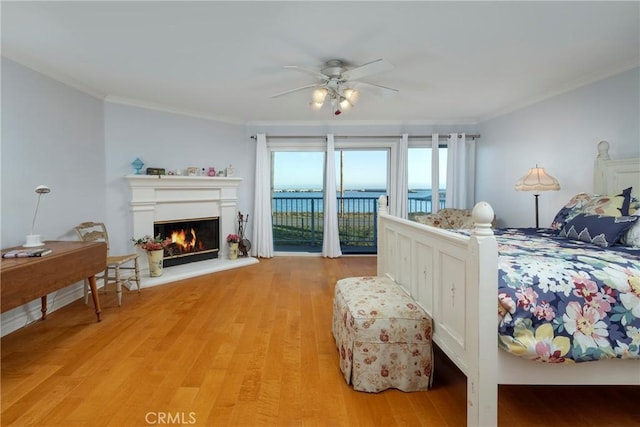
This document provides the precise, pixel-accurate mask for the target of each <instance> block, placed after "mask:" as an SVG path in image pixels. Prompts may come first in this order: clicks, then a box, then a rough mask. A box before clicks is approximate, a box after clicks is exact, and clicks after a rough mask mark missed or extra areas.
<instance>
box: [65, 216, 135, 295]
mask: <svg viewBox="0 0 640 427" xmlns="http://www.w3.org/2000/svg"><path fill="white" fill-rule="evenodd" d="M74 230H76V233H77V234H78V236H79V237H80V240H82V241H83V242H105V243H106V244H107V268H106V270H105V271H104V272H102V274H99V275H97V276H96V280H100V279H102V280H103V281H104V286H103V288H102V289H103V292H106V291H107V286H108V285H113V284H115V285H116V295H117V296H118V306H120V305H122V284H123V283H131V282H133V281H135V282H136V285H137V287H138V293H140V268H139V266H138V257H139V255H138V254H137V253H131V254H126V255H116V256H112V255H110V254H109V235H108V233H107V227H106V226H105V225H104V223H102V222H83V223H82V224H79V225H78V226H76V227H74ZM89 292H90V288H89V286H88V281H87V280H85V286H84V302H85V304H87V303H88V301H89Z"/></svg>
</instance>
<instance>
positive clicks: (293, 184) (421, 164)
mask: <svg viewBox="0 0 640 427" xmlns="http://www.w3.org/2000/svg"><path fill="white" fill-rule="evenodd" d="M343 153H344V154H343V173H344V186H345V189H349V190H355V189H358V190H359V189H384V188H386V186H387V185H386V183H387V155H388V151H387V150H344V152H343ZM446 163H447V159H446V149H440V165H441V167H440V186H441V187H444V186H445V183H446V168H445V167H443V166H444V165H446ZM323 168H324V153H322V152H308V151H307V152H286V151H285V152H276V153H275V155H274V167H273V171H274V172H273V181H274V188H275V189H277V190H284V189H321V188H322V181H323V179H322V177H323ZM408 169H409V177H408V178H409V179H408V181H409V189H410V190H411V189H425V188H431V149H429V148H410V149H409V165H408ZM339 174H340V154H339V152H338V151H336V182H337V183H339V182H340V177H339Z"/></svg>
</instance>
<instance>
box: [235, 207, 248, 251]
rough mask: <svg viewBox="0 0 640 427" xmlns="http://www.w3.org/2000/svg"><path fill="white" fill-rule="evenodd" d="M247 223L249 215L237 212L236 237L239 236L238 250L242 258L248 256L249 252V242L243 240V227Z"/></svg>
mask: <svg viewBox="0 0 640 427" xmlns="http://www.w3.org/2000/svg"><path fill="white" fill-rule="evenodd" d="M247 222H249V214H247V215H246V216H245V215H243V214H242V212H240V211H238V235H239V236H240V244H239V245H238V250H239V251H240V255H241V256H243V257H246V256H249V250H251V242H250V241H249V239H245V238H244V231H245V227H246V225H247Z"/></svg>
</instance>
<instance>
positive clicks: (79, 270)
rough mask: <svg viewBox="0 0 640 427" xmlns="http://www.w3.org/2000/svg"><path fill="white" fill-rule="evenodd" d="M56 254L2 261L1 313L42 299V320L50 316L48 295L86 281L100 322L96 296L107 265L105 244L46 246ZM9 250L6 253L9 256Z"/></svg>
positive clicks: (0, 269) (0, 275) (3, 251)
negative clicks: (101, 275) (99, 277)
mask: <svg viewBox="0 0 640 427" xmlns="http://www.w3.org/2000/svg"><path fill="white" fill-rule="evenodd" d="M44 247H46V248H51V249H52V250H53V252H52V253H50V254H49V255H45V256H43V257H32V258H7V259H4V258H2V260H1V261H0V262H1V264H0V288H1V294H0V298H1V301H0V306H1V308H0V312H5V311H7V310H11V309H12V308H16V307H19V306H21V305H23V304H27V303H28V302H30V301H33V300H34V299H37V298H40V299H41V302H42V319H45V318H46V316H47V294H49V293H51V292H53V291H57V290H58V289H62V288H64V287H67V286H69V285H72V284H74V283H76V282H79V281H81V280H84V279H88V280H89V286H91V296H92V298H93V306H94V307H95V310H96V316H97V318H98V322H99V321H100V320H101V319H100V300H99V298H98V292H96V276H95V275H96V274H97V273H100V272H101V271H103V270H104V269H105V267H106V263H107V245H106V244H105V243H103V242H89V243H86V242H58V241H50V242H45V246H44ZM11 249H19V248H8V249H6V250H2V253H5V252H8V251H10V250H11Z"/></svg>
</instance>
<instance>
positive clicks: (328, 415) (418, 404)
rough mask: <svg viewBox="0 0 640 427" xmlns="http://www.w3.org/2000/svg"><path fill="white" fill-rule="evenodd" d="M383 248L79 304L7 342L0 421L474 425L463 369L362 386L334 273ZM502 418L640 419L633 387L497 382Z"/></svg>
mask: <svg viewBox="0 0 640 427" xmlns="http://www.w3.org/2000/svg"><path fill="white" fill-rule="evenodd" d="M375 262H376V261H375V257H345V258H340V259H322V258H314V257H299V258H274V259H269V260H261V261H260V263H259V264H257V265H252V266H248V267H243V268H239V269H234V270H228V271H223V272H219V273H214V274H211V275H208V276H202V277H199V278H195V279H190V280H185V281H182V282H177V283H173V284H168V285H162V286H157V287H153V288H148V289H143V290H142V293H141V294H139V295H138V294H136V293H125V295H124V296H123V305H122V307H120V308H118V307H117V304H116V300H115V296H114V295H113V294H110V295H103V296H101V301H102V305H103V321H102V322H101V323H95V322H94V320H95V315H94V313H93V309H92V307H91V306H88V307H87V306H85V305H84V304H83V302H81V301H76V302H74V303H73V304H71V305H69V306H67V307H65V308H63V309H61V310H59V311H56V312H54V313H52V314H51V315H49V317H48V318H47V320H46V321H44V322H37V323H34V324H32V325H30V326H28V327H26V328H23V329H21V330H19V331H16V332H14V333H12V334H10V335H7V336H6V337H4V338H2V340H1V345H2V367H1V369H2V371H1V375H2V377H1V380H2V382H1V387H2V400H1V403H2V417H1V420H0V421H1V424H2V426H9V425H16V426H27V425H37V426H144V425H167V424H172V425H178V424H184V425H201V426H205V425H207V426H209V425H219V426H258V425H284V426H301V425H305V426H394V425H401V426H420V425H423V426H463V425H464V424H465V419H466V412H465V394H466V391H465V378H464V376H462V375H461V373H460V372H459V371H458V370H457V369H456V368H455V367H453V366H452V365H451V363H450V362H449V361H448V360H446V359H444V358H443V357H442V356H441V355H440V356H439V357H438V359H437V360H436V363H435V373H436V375H435V380H434V387H433V389H432V390H430V391H427V392H418V393H403V392H401V391H398V390H387V391H384V392H382V393H378V394H368V393H361V392H355V391H353V390H352V389H351V387H350V386H348V385H346V384H345V382H344V379H343V378H342V376H341V373H340V370H339V368H338V353H337V350H336V348H335V343H334V341H333V337H332V335H331V315H332V298H333V286H334V283H335V281H336V280H337V279H339V278H342V277H348V276H359V275H365V274H375V268H376V267H375ZM499 394H500V425H501V426H534V425H541V426H542V425H545V426H575V425H582V426H606V425H609V426H624V425H629V426H630V425H640V409H639V408H640V404H639V402H640V390H639V389H638V388H632V387H529V386H527V387H523V386H509V387H506V386H501V387H500V392H499Z"/></svg>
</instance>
